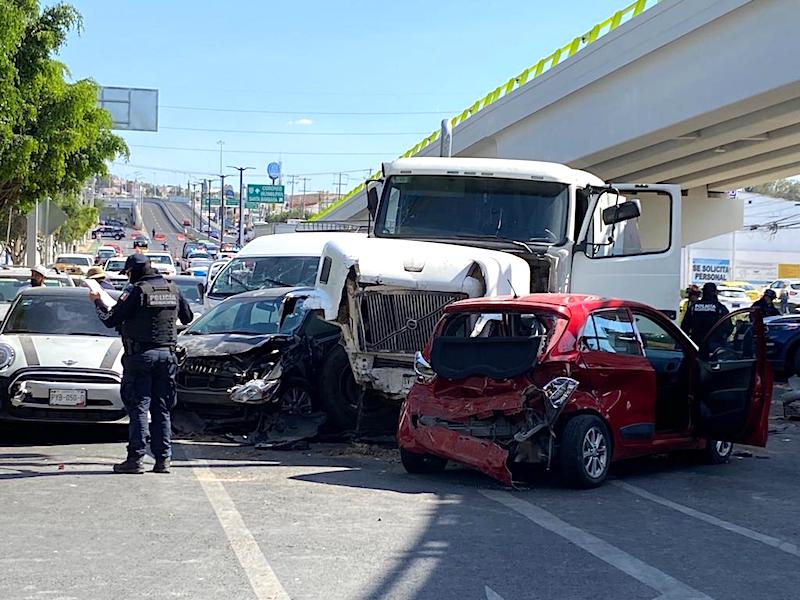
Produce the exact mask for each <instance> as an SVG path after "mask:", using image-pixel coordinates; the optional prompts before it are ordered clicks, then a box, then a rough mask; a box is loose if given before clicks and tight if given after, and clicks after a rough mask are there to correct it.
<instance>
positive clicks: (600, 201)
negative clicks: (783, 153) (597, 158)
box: [307, 158, 681, 423]
mask: <svg viewBox="0 0 800 600" xmlns="http://www.w3.org/2000/svg"><path fill="white" fill-rule="evenodd" d="M367 198H368V207H369V212H370V216H371V219H372V221H373V227H372V229H371V231H370V234H369V236H367V237H363V236H352V237H344V238H342V237H341V236H340V237H339V238H337V239H335V240H331V241H330V242H329V243H328V244H326V245H325V247H324V248H323V251H322V260H321V263H320V269H319V273H318V276H317V282H316V288H317V294H316V299H315V300H314V302H315V303H316V305H315V307H316V308H317V309H320V310H322V311H324V314H325V318H326V319H327V320H329V321H332V322H335V323H337V324H338V325H339V326H340V327H341V329H342V334H343V336H342V337H343V348H342V350H341V352H338V353H334V354H332V355H330V356H329V357H328V361H327V362H326V364H325V366H324V369H323V377H324V381H325V389H326V390H327V392H326V395H327V397H326V398H325V404H326V405H327V407H328V409H329V411H333V412H334V413H335V416H336V417H337V419H338V420H339V421H340V422H342V423H345V422H347V420H348V419H350V420H352V419H354V418H355V410H356V408H357V406H358V399H357V398H355V397H354V395H356V394H358V392H359V389H361V390H368V391H369V390H372V391H374V392H378V393H379V394H380V395H382V396H384V397H385V398H388V399H394V400H399V399H402V398H403V397H404V396H405V394H406V393H407V391H408V389H409V388H410V386H411V385H412V384H413V382H414V370H413V363H414V354H415V352H416V351H417V350H420V349H422V348H423V346H424V345H425V343H426V341H427V339H428V337H429V336H430V334H431V331H432V328H433V326H434V324H435V323H436V322H437V320H438V319H439V317H440V315H441V313H442V309H443V308H444V306H445V305H446V304H448V303H450V302H452V301H454V300H458V299H462V298H467V297H479V296H494V295H504V294H509V295H525V294H528V293H534V292H578V293H587V294H593V295H599V296H607V297H621V298H626V299H630V300H637V301H641V302H644V303H646V304H649V305H651V306H654V307H656V308H659V309H661V310H663V311H664V312H665V313H667V314H669V315H670V316H672V317H673V318H674V317H675V314H676V311H677V307H678V303H679V288H680V268H681V234H680V231H681V191H680V188H679V187H678V186H674V185H647V184H612V185H609V184H606V183H605V182H603V181H602V180H600V179H599V178H597V177H596V176H594V175H592V174H590V173H587V172H585V171H580V170H576V169H571V168H569V167H567V166H565V165H561V164H554V163H546V162H533V161H522V160H504V159H478V158H407V159H399V160H396V161H394V162H389V163H384V165H383V177H382V178H381V180H380V181H378V182H374V183H371V184H369V185H368V188H367ZM307 307H309V308H311V306H310V305H309V304H308V303H307ZM351 371H352V374H351ZM354 384H355V385H354Z"/></svg>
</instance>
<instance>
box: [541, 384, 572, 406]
mask: <svg viewBox="0 0 800 600" xmlns="http://www.w3.org/2000/svg"><path fill="white" fill-rule="evenodd" d="M577 387H578V382H577V381H575V380H574V379H572V378H571V377H556V378H555V379H553V380H551V381H549V382H548V383H547V385H545V386H544V387H543V388H542V391H543V392H544V397H545V398H547V401H548V402H549V403H550V406H552V407H553V408H561V407H562V406H564V404H566V402H567V400H569V399H570V397H571V396H572V394H573V392H575V390H576V389H577Z"/></svg>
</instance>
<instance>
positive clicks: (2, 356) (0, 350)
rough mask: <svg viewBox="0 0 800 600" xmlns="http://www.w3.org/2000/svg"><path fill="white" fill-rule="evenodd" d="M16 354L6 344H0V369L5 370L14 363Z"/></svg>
mask: <svg viewBox="0 0 800 600" xmlns="http://www.w3.org/2000/svg"><path fill="white" fill-rule="evenodd" d="M16 356H17V353H16V352H15V351H14V348H12V347H11V346H9V345H8V344H0V369H5V368H6V367H7V366H8V365H10V364H11V363H13V362H14V358H15V357H16Z"/></svg>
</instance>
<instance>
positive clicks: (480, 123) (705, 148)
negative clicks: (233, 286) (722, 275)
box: [322, 0, 800, 243]
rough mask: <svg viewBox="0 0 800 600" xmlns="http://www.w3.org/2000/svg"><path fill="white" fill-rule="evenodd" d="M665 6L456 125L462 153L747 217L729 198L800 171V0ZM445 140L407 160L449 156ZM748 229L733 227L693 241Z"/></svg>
mask: <svg viewBox="0 0 800 600" xmlns="http://www.w3.org/2000/svg"><path fill="white" fill-rule="evenodd" d="M652 4H653V3H652V2H637V3H635V4H634V5H631V7H628V8H629V9H630V8H632V7H633V8H636V7H638V8H641V9H644V8H646V10H640V11H639V12H640V14H637V15H635V16H633V18H631V19H630V20H628V21H627V22H624V23H622V24H621V25H619V26H618V27H616V28H613V30H611V31H609V32H608V33H606V34H605V35H603V36H597V34H596V30H597V28H593V29H592V30H590V31H589V32H587V33H586V34H584V35H583V36H580V37H579V38H576V40H575V41H573V46H570V45H568V46H566V47H565V48H564V49H562V50H561V51H559V52H563V51H564V50H567V49H568V48H573V47H574V48H578V47H579V46H582V47H580V48H579V49H578V51H576V52H574V53H573V54H572V55H571V56H570V57H569V58H567V59H566V60H563V61H557V64H555V65H551V68H549V70H543V72H541V73H539V74H538V75H537V76H534V77H533V78H530V76H529V75H526V74H525V73H523V74H521V75H520V76H518V77H516V78H514V79H512V80H511V81H509V84H507V85H506V87H505V88H503V86H501V87H500V88H498V89H497V90H495V91H494V92H490V94H489V95H487V98H490V97H491V95H492V94H496V95H497V96H498V97H497V98H490V99H491V100H492V101H491V102H486V101H485V100H486V99H484V101H482V102H481V104H480V105H479V106H477V107H476V106H473V107H471V109H468V111H465V113H467V114H466V115H465V113H462V115H459V116H457V117H455V118H454V119H453V122H455V127H454V134H453V154H454V155H455V156H465V157H479V156H481V157H498V158H520V159H536V160H547V161H554V162H561V163H566V164H568V165H570V166H572V167H576V168H581V169H586V170H588V171H591V172H593V173H595V174H596V175H598V176H599V177H601V178H603V179H605V180H606V181H616V182H623V181H625V182H632V181H637V182H639V181H641V182H649V183H655V182H671V183H678V184H680V185H681V186H683V188H684V189H685V190H687V198H688V199H689V200H691V201H694V200H703V201H704V202H703V204H704V205H705V207H706V209H708V208H711V207H712V206H713V208H714V211H715V212H718V213H719V214H730V213H731V212H732V211H731V209H733V208H734V207H736V208H738V206H737V205H730V204H726V203H729V202H731V201H728V200H727V195H726V194H718V193H717V192H726V191H727V190H731V189H736V188H740V187H742V186H745V185H749V184H756V183H760V182H764V181H769V180H773V179H777V178H780V177H785V176H791V175H796V174H798V173H800V66H799V65H798V62H797V56H800V36H798V35H797V31H796V29H797V23H798V9H800V5H798V2H797V0H662V1H661V2H658V3H656V4H654V5H652ZM648 6H649V8H648ZM593 35H594V36H595V39H592V36H593ZM550 58H551V57H548V59H550ZM545 60H547V59H545ZM541 62H542V61H540V63H537V65H535V68H536V70H537V72H538V71H539V65H540V64H541ZM551 62H552V61H551ZM533 68H534V67H532V69H533ZM528 71H530V70H528ZM534 75H535V73H534ZM522 78H524V79H525V81H524V83H522V82H521V81H520V80H521V79H522ZM515 81H516V82H517V85H512V82H515ZM512 88H513V89H512ZM498 90H499V92H498ZM478 104H479V103H476V105H478ZM476 108H477V110H474V111H473V110H472V109H476ZM436 137H437V136H436V135H435V134H433V135H432V136H430V137H429V138H427V139H426V140H424V141H423V142H427V143H422V144H419V145H418V146H417V147H415V148H414V149H412V151H411V152H410V153H407V154H410V155H414V154H418V155H420V156H436V155H438V153H439V144H438V142H436ZM387 158H388V157H387ZM692 203H694V202H692ZM685 204H686V203H685ZM365 206H366V202H365V198H364V195H363V193H361V194H355V195H353V196H352V197H350V198H348V199H347V200H346V201H345V202H344V203H342V204H341V205H339V206H337V207H335V208H333V209H332V210H330V211H329V212H328V213H327V214H326V215H324V216H323V217H322V218H323V219H326V220H358V219H365V218H366V212H365ZM733 212H735V213H736V214H737V215H739V214H740V211H733ZM687 214H689V213H687ZM739 223H740V217H738V219H733V220H732V219H727V221H726V220H725V219H723V220H722V221H720V222H719V223H717V224H716V225H717V227H716V228H714V227H711V226H709V227H708V228H707V231H705V232H701V231H699V230H698V231H694V232H692V233H690V234H689V235H688V236H687V235H684V237H685V240H686V241H687V243H688V242H689V241H694V240H696V239H703V237H711V235H716V234H717V233H721V232H722V230H725V228H727V229H726V230H730V228H731V227H733V228H736V227H738V225H739ZM685 233H687V232H685Z"/></svg>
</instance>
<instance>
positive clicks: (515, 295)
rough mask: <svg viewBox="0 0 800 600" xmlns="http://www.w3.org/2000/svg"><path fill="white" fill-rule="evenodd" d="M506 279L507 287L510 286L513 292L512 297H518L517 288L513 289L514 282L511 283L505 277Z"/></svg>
mask: <svg viewBox="0 0 800 600" xmlns="http://www.w3.org/2000/svg"><path fill="white" fill-rule="evenodd" d="M506 281H507V282H508V287H510V288H511V291H512V292H514V298H519V294H517V290H515V289H514V284H512V283H511V280H510V279H509V278H508V277H506Z"/></svg>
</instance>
